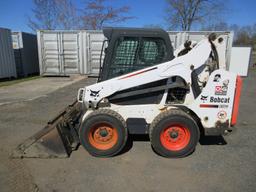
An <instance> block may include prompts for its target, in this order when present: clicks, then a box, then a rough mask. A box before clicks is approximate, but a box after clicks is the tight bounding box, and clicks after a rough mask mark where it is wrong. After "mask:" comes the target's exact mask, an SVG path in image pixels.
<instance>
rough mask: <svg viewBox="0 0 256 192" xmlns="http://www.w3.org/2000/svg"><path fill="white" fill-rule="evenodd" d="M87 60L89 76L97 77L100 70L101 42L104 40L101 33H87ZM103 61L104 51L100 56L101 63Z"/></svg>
mask: <svg viewBox="0 0 256 192" xmlns="http://www.w3.org/2000/svg"><path fill="white" fill-rule="evenodd" d="M87 39H88V46H89V49H88V60H87V65H88V66H89V71H88V73H89V74H92V75H98V73H99V69H100V54H101V48H102V44H103V41H104V39H105V37H104V35H103V33H102V32H101V31H88V35H87ZM103 59H104V51H103V55H102V61H103Z"/></svg>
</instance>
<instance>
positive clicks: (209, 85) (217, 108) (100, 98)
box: [78, 38, 237, 129]
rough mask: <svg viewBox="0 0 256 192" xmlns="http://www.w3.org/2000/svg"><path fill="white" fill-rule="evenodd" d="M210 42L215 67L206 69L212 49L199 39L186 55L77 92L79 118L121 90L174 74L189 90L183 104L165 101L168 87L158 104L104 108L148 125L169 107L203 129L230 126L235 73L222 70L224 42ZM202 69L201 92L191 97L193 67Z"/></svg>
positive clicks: (223, 64)
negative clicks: (83, 109)
mask: <svg viewBox="0 0 256 192" xmlns="http://www.w3.org/2000/svg"><path fill="white" fill-rule="evenodd" d="M218 40H219V38H218V39H216V40H215V41H213V43H214V45H215V47H216V50H217V52H218V55H219V58H218V59H219V66H220V67H219V68H220V69H217V70H214V71H213V72H212V73H210V72H209V66H208V65H207V63H209V62H211V61H210V60H209V58H210V54H211V52H212V47H211V46H212V45H211V42H210V41H209V40H208V39H207V38H206V39H204V40H202V41H200V42H199V43H198V44H197V45H195V46H194V47H193V49H192V50H191V51H190V52H188V53H187V54H186V55H183V56H180V57H176V58H174V59H173V60H171V61H168V62H165V63H161V64H158V65H155V66H152V67H148V68H145V69H142V70H139V71H135V72H132V73H129V74H126V75H122V76H119V77H116V78H113V79H109V80H106V81H103V82H100V83H96V84H93V85H90V86H87V87H85V88H81V89H80V90H79V92H78V101H79V102H82V103H83V104H84V105H85V107H86V108H87V109H88V110H87V111H86V113H85V114H84V116H83V118H82V119H83V120H84V119H85V118H86V117H87V115H88V114H90V113H91V112H92V111H93V110H95V109H97V107H98V106H99V104H100V103H104V102H107V99H106V98H107V97H109V96H111V95H113V94H114V93H117V92H119V91H122V90H126V89H129V88H133V87H136V86H140V85H144V84H147V83H150V82H155V81H159V80H161V79H166V78H171V77H174V76H177V77H180V78H182V79H183V80H184V81H185V82H186V84H187V85H188V87H189V89H190V91H189V92H188V93H187V94H186V97H185V100H184V103H177V104H167V103H166V98H167V94H168V90H167V89H166V91H165V93H164V94H163V97H162V100H161V102H160V103H159V104H140V105H116V104H112V103H110V105H109V106H108V108H110V109H112V110H115V111H116V112H118V113H119V114H120V115H121V116H122V117H123V118H124V119H125V120H127V119H128V118H138V117H140V118H144V119H145V120H146V122H147V123H148V124H150V123H151V122H152V121H153V119H154V118H155V117H156V116H157V115H158V114H160V113H161V112H163V111H165V110H168V109H171V108H179V107H183V108H186V109H187V110H188V111H190V112H192V113H193V114H195V115H196V116H197V118H198V119H199V120H200V122H201V124H202V126H203V128H205V129H211V128H215V127H216V126H220V125H225V126H231V118H232V112H233V103H234V96H235V90H236V79H237V75H236V74H234V73H231V72H228V71H226V69H225V67H224V66H226V63H225V62H226V59H225V54H223V53H224V52H225V46H226V45H225V41H218ZM200 67H201V68H202V70H201V72H200V73H199V74H198V81H199V84H200V85H201V93H200V95H198V96H196V97H195V96H194V94H193V91H192V89H193V88H192V80H191V73H192V71H193V69H198V68H200Z"/></svg>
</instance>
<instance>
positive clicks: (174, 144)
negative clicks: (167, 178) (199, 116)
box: [150, 109, 200, 157]
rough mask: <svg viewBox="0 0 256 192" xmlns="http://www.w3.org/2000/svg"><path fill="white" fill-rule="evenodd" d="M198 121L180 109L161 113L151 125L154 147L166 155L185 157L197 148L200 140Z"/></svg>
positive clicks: (151, 137) (159, 152) (151, 138)
mask: <svg viewBox="0 0 256 192" xmlns="http://www.w3.org/2000/svg"><path fill="white" fill-rule="evenodd" d="M199 135H200V134H199V129H198V126H197V124H196V122H195V121H194V120H193V119H192V118H191V117H190V116H189V115H188V114H187V113H185V112H183V111H181V110H178V109H171V110H169V111H166V112H163V113H161V114H159V115H158V116H157V117H156V118H155V119H154V120H153V122H152V123H151V126H150V141H151V144H152V147H153V149H154V150H155V151H156V152H157V153H158V154H160V155H162V156H164V157H184V156H187V155H189V154H190V153H192V152H193V150H194V149H195V147H196V145H197V142H198V140H199Z"/></svg>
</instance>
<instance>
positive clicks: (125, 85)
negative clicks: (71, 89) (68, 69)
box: [78, 39, 212, 108]
mask: <svg viewBox="0 0 256 192" xmlns="http://www.w3.org/2000/svg"><path fill="white" fill-rule="evenodd" d="M211 46H212V44H211V42H210V41H209V40H208V39H204V40H202V41H200V42H199V43H198V44H197V45H196V46H195V47H194V48H193V49H192V50H191V51H190V52H189V53H188V54H186V55H183V56H181V57H176V58H175V59H173V60H172V61H168V62H165V63H162V64H158V65H155V66H152V67H148V68H145V69H142V70H139V71H135V72H132V73H129V74H126V75H123V76H119V77H116V78H113V79H109V80H106V81H103V82H100V83H96V84H94V85H90V86H87V87H85V88H82V89H80V90H79V92H78V101H79V102H82V103H84V105H85V106H86V108H97V106H98V104H99V102H100V101H102V100H103V99H104V98H106V97H108V96H110V95H112V94H114V93H116V92H118V91H122V90H125V89H129V88H132V87H136V86H140V85H144V84H147V83H151V82H155V81H158V80H162V79H166V78H169V77H172V76H180V77H181V78H182V79H184V80H185V81H186V82H187V84H188V85H190V86H191V72H192V71H193V70H194V69H197V68H199V67H200V66H202V65H204V64H205V63H206V61H207V59H208V58H209V55H210V54H211V51H212V48H211ZM191 88H192V87H191ZM192 89H193V88H192Z"/></svg>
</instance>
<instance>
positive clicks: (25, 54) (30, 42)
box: [12, 32, 39, 77]
mask: <svg viewBox="0 0 256 192" xmlns="http://www.w3.org/2000/svg"><path fill="white" fill-rule="evenodd" d="M12 44H13V49H14V56H15V63H16V70H17V75H18V77H26V76H28V75H35V74H39V61H38V49H37V37H36V35H34V34H29V33H24V32H12Z"/></svg>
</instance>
